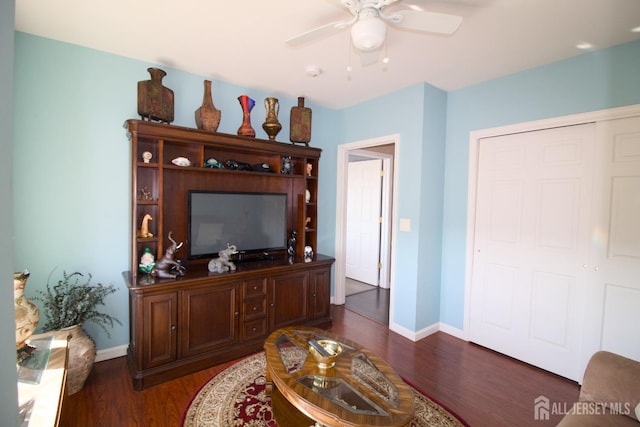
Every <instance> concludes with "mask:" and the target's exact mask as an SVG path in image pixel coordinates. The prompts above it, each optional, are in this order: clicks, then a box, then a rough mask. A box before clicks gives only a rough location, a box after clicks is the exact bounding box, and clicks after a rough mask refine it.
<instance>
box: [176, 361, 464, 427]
mask: <svg viewBox="0 0 640 427" xmlns="http://www.w3.org/2000/svg"><path fill="white" fill-rule="evenodd" d="M265 372H266V359H265V357H264V353H257V354H255V355H253V356H250V357H248V358H246V359H243V360H241V361H240V362H238V363H236V364H234V365H232V366H230V367H229V368H227V369H225V370H224V371H222V372H220V373H219V374H218V375H216V376H215V377H213V378H212V379H211V380H209V382H207V383H206V384H205V385H204V386H203V387H202V388H201V389H200V391H198V393H197V394H196V395H195V396H194V398H193V400H192V401H191V403H190V404H189V407H188V408H187V410H186V411H185V414H184V416H183V420H182V425H183V426H184V427H238V426H248V427H254V426H261V427H262V426H267V427H275V426H277V425H278V424H277V423H276V421H275V419H274V417H273V413H272V412H271V401H270V398H269V397H268V396H267V395H266V393H265V377H264V374H265ZM411 389H412V390H413V394H414V402H415V409H416V413H415V416H414V418H413V421H412V422H411V424H410V425H411V426H412V427H427V426H437V427H449V426H457V427H459V426H466V425H467V424H466V423H464V422H463V421H460V420H459V419H458V418H456V416H455V415H453V414H451V413H450V412H448V411H447V410H446V409H444V408H443V407H442V406H440V405H438V404H437V403H435V402H434V401H432V400H431V399H429V398H428V397H426V396H424V395H423V394H422V393H420V392H419V391H417V390H416V389H414V388H413V387H411Z"/></svg>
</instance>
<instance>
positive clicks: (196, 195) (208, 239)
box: [188, 191, 287, 258]
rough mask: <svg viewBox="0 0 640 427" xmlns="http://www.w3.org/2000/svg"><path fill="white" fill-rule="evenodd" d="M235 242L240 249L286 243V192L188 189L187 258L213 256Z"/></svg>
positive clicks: (264, 249) (280, 246)
mask: <svg viewBox="0 0 640 427" xmlns="http://www.w3.org/2000/svg"><path fill="white" fill-rule="evenodd" d="M227 243H229V244H231V245H236V247H237V248H238V251H240V253H252V252H269V251H274V250H280V249H286V246H287V194H286V193H232V192H211V191H190V192H189V245H188V249H189V258H215V257H217V256H218V252H219V251H221V250H222V249H225V248H226V247H227Z"/></svg>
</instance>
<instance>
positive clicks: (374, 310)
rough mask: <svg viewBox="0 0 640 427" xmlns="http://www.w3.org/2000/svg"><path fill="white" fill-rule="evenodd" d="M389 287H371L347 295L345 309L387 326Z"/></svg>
mask: <svg viewBox="0 0 640 427" xmlns="http://www.w3.org/2000/svg"><path fill="white" fill-rule="evenodd" d="M390 292H391V291H390V290H389V289H383V288H380V287H372V289H371V290H368V291H364V292H358V293H356V294H353V295H348V296H347V297H346V298H345V300H346V301H345V304H344V307H345V308H346V309H347V310H351V311H355V312H356V313H358V314H360V315H362V316H364V317H367V318H369V319H371V320H374V321H376V322H378V323H380V324H381V325H384V326H385V327H386V326H389V294H390Z"/></svg>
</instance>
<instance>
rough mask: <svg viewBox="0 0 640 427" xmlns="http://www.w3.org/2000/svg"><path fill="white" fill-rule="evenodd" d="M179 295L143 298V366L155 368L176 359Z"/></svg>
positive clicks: (168, 294)
mask: <svg viewBox="0 0 640 427" xmlns="http://www.w3.org/2000/svg"><path fill="white" fill-rule="evenodd" d="M177 313H178V295H177V293H175V292H170V293H167V294H160V295H149V296H145V297H144V298H143V300H142V316H143V321H142V328H143V331H142V346H141V348H142V367H143V369H148V368H153V367H155V366H159V365H163V364H165V363H169V362H173V361H174V360H176V333H177V331H176V329H177V328H176V323H177V322H176V320H177Z"/></svg>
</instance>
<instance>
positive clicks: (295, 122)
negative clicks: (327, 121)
mask: <svg viewBox="0 0 640 427" xmlns="http://www.w3.org/2000/svg"><path fill="white" fill-rule="evenodd" d="M289 141H291V142H293V143H294V144H295V143H296V142H299V143H303V144H304V145H306V146H307V147H308V146H309V141H311V109H310V108H307V107H305V106H304V98H303V97H302V96H299V97H298V106H297V107H291V119H290V130H289Z"/></svg>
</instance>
